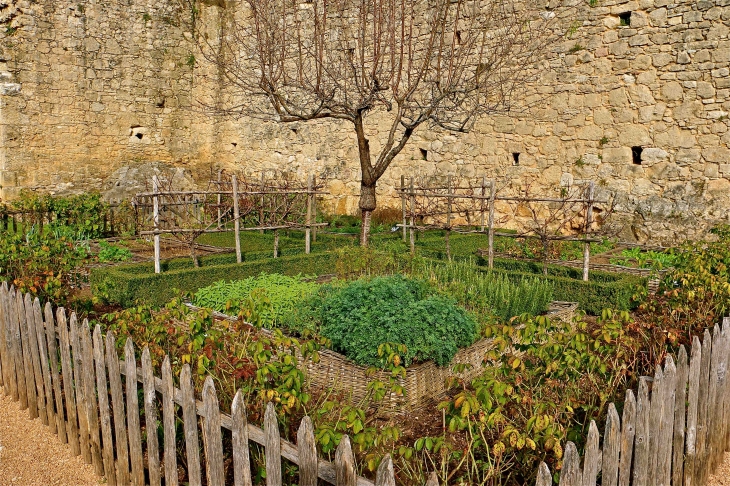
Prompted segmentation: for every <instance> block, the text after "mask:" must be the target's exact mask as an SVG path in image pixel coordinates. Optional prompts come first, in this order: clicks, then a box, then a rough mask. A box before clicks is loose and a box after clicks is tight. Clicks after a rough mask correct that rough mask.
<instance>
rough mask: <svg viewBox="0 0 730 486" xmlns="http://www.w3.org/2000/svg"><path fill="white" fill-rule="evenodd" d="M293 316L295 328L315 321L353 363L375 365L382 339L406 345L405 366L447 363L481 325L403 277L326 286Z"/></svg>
mask: <svg viewBox="0 0 730 486" xmlns="http://www.w3.org/2000/svg"><path fill="white" fill-rule="evenodd" d="M305 309H308V310H309V312H307V311H305V310H302V311H301V312H300V313H298V314H297V315H296V316H294V317H293V319H292V321H291V322H290V325H291V326H293V327H295V328H302V327H304V328H306V327H310V326H311V325H312V324H311V321H307V318H309V319H312V318H313V319H315V320H316V322H315V323H316V324H318V327H319V329H320V330H321V334H322V335H323V336H325V337H326V338H328V339H329V340H330V341H331V342H332V347H333V349H335V350H336V351H339V352H342V353H343V354H345V356H347V357H348V358H350V359H352V360H353V361H354V362H356V363H359V364H363V365H370V366H377V365H378V364H379V363H380V359H379V356H378V353H377V349H378V347H379V346H380V345H381V344H384V343H397V344H402V345H405V347H406V352H405V353H404V354H403V357H402V358H403V362H404V364H405V365H408V364H410V363H412V362H413V361H428V360H433V361H435V362H436V364H438V365H441V366H443V365H446V364H448V363H449V362H450V361H451V359H452V358H453V357H454V355H455V354H456V351H457V350H458V349H459V348H461V347H465V346H469V345H470V344H472V343H473V342H474V340H475V339H476V336H477V325H476V323H475V321H474V319H473V318H472V317H471V316H470V315H469V314H467V312H466V311H465V310H463V309H461V308H459V307H457V306H456V305H455V303H454V301H453V300H451V299H449V298H447V297H444V296H441V295H438V294H437V293H436V292H435V291H434V290H433V289H432V288H431V287H430V286H429V285H428V284H426V283H425V282H422V281H416V280H412V279H407V278H404V277H402V276H391V277H375V278H373V279H361V280H356V281H354V282H351V283H348V284H335V285H326V286H323V287H322V289H321V291H320V292H318V293H317V294H316V295H315V296H314V297H313V298H312V299H310V300H309V301H308V302H307V305H306V306H305Z"/></svg>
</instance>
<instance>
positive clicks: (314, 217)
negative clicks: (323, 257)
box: [312, 176, 317, 242]
mask: <svg viewBox="0 0 730 486" xmlns="http://www.w3.org/2000/svg"><path fill="white" fill-rule="evenodd" d="M316 187H317V176H313V177H312V189H313V190H314V188H316ZM316 222H317V196H315V195H314V192H312V223H316ZM312 241H314V242H316V241H317V225H314V226H312Z"/></svg>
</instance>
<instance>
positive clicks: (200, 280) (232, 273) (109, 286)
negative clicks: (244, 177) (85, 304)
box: [89, 252, 336, 307]
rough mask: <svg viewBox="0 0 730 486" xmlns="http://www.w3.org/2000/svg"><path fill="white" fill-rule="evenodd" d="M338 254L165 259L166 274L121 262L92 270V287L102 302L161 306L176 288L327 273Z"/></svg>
mask: <svg viewBox="0 0 730 486" xmlns="http://www.w3.org/2000/svg"><path fill="white" fill-rule="evenodd" d="M335 259H336V255H335V254H333V253H319V254H314V253H313V254H310V255H298V256H297V255H295V256H287V257H282V258H276V259H273V258H271V255H270V253H268V252H267V253H266V254H248V255H247V259H246V261H245V262H244V263H243V264H237V263H236V258H235V256H231V255H215V256H214V257H201V258H200V265H201V266H200V267H199V268H193V267H192V264H191V262H190V259H179V260H173V261H170V262H165V264H164V265H163V273H160V274H155V273H154V268H153V266H152V265H150V264H148V263H145V264H136V265H119V266H115V267H95V268H92V269H91V274H90V276H89V281H90V283H91V290H92V292H93V294H94V295H95V296H97V297H98V298H100V299H101V300H102V301H105V302H109V303H115V304H120V305H122V306H125V307H128V306H131V305H134V304H135V303H136V302H137V301H141V302H144V303H146V304H149V305H152V306H157V307H159V306H162V305H165V303H166V302H169V301H170V299H172V298H173V297H175V289H178V290H180V291H183V292H191V293H193V292H196V291H197V290H198V289H200V288H202V287H205V286H207V285H211V284H212V283H214V282H218V281H220V280H227V279H233V280H237V279H244V278H248V277H252V276H256V275H259V274H260V273H262V272H269V273H280V274H283V275H299V274H304V275H324V274H327V273H332V269H333V268H334V266H335Z"/></svg>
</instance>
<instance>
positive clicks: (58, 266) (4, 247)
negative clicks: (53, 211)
mask: <svg viewBox="0 0 730 486" xmlns="http://www.w3.org/2000/svg"><path fill="white" fill-rule="evenodd" d="M88 257H89V247H88V242H85V241H78V240H74V239H72V238H70V237H69V236H68V235H65V234H61V232H58V231H56V232H45V233H41V232H40V231H39V229H38V227H36V226H32V227H31V228H30V230H29V231H27V232H26V233H1V234H0V273H1V274H2V275H3V276H4V278H6V279H7V280H8V281H9V282H10V283H11V284H13V285H15V287H16V288H17V289H18V290H20V291H21V292H30V293H31V294H33V295H37V296H39V297H41V298H43V299H52V300H53V301H54V302H56V303H58V304H63V303H65V300H66V298H67V297H68V296H69V295H70V293H71V290H72V286H74V285H75V284H77V283H78V282H79V280H80V279H81V276H80V274H79V273H78V269H79V267H80V266H81V265H82V264H83V263H84V261H86V259H87V258H88Z"/></svg>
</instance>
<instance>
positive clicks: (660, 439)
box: [535, 318, 730, 486]
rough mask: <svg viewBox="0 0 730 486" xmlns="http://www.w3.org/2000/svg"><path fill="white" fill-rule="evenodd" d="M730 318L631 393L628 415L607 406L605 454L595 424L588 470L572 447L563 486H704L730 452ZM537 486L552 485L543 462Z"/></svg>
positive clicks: (626, 407) (567, 454) (627, 401)
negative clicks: (620, 413)
mask: <svg viewBox="0 0 730 486" xmlns="http://www.w3.org/2000/svg"><path fill="white" fill-rule="evenodd" d="M729 370H730V319H728V318H725V319H724V320H723V323H722V326H719V325H718V326H715V328H714V329H713V331H712V333H710V332H709V331H705V333H704V336H703V339H702V341H700V339H699V338H698V337H694V338H693V339H692V349H691V352H690V354H689V359H688V356H687V350H686V349H685V348H684V346H682V347H681V348H680V349H679V352H678V354H677V362H676V365H675V361H674V358H673V357H672V356H667V358H666V360H665V363H664V367H663V368H662V367H660V366H657V368H656V372H655V374H654V377H653V378H647V377H642V378H641V380H640V381H639V389H638V391H637V394H636V397H638V398H634V397H635V395H634V392H633V391H632V390H628V391H627V392H626V399H625V401H624V407H623V416H622V418H621V419H619V415H618V412H617V410H616V407H615V406H614V404H610V405H609V407H608V417H607V420H606V430H605V433H604V435H603V444H602V449H600V448H599V442H600V441H599V437H598V429H597V428H596V425H595V423H594V422H591V424H590V429H589V432H588V437H587V441H586V452H585V458H584V460H583V467H581V463H580V456H579V454H578V450H577V449H576V447H575V444H573V443H572V442H568V443H567V444H566V446H565V452H564V457H563V467H562V470H561V471H560V481H559V484H560V486H578V485H581V486H595V485H597V484H599V479H598V478H599V477H600V484H601V485H602V486H616V485H618V486H695V485H696V486H700V485H703V484H706V482H707V478H708V476H709V475H710V474H711V473H712V472H713V471H714V470H715V469H717V467H718V466H719V464H720V463H721V462H722V459H723V457H724V455H725V452H726V451H730V377H729V376H728V374H729V373H728V371H729ZM535 484H536V485H537V486H549V485H551V484H552V475H551V473H550V469H549V468H548V466H547V465H546V464H545V463H541V464H540V466H539V468H538V470H537V475H536V480H535Z"/></svg>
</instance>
